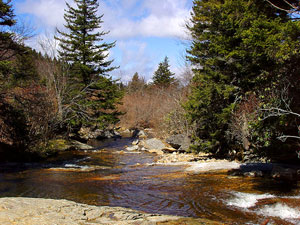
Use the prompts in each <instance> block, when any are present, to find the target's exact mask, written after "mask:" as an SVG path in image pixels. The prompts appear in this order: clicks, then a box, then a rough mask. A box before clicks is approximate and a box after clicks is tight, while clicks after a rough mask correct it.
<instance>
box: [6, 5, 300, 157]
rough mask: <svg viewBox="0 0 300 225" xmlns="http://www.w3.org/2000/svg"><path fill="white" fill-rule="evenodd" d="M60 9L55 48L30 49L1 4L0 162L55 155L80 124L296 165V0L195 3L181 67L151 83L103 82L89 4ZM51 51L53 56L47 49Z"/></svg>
mask: <svg viewBox="0 0 300 225" xmlns="http://www.w3.org/2000/svg"><path fill="white" fill-rule="evenodd" d="M74 2H75V3H76V7H75V8H74V7H72V6H71V5H69V4H68V3H67V10H66V11H65V14H64V20H65V24H64V27H65V30H58V31H57V34H56V36H55V40H56V41H57V42H58V43H59V46H58V47H57V48H53V46H43V47H44V48H45V49H46V50H47V51H44V52H38V51H37V50H35V49H32V48H30V47H29V46H27V45H26V40H27V38H30V37H29V36H30V35H27V34H26V32H24V30H22V29H21V28H16V24H17V22H18V21H16V20H15V18H16V17H15V14H14V9H13V7H12V4H11V1H4V0H1V1H0V12H1V13H0V26H1V31H0V84H1V86H0V155H1V161H10V160H39V159H43V158H47V157H48V156H51V155H52V154H55V148H56V147H57V145H56V144H54V143H56V142H55V140H58V139H59V140H61V139H63V140H69V139H79V133H80V131H81V130H82V129H85V128H89V129H91V130H97V129H98V130H99V129H100V130H111V129H123V128H124V129H146V128H151V129H154V131H155V133H156V135H157V136H158V137H160V138H166V137H168V136H170V135H178V134H180V135H185V136H186V137H188V138H189V139H190V141H191V145H190V147H189V149H188V151H189V152H194V153H199V152H206V153H210V154H212V155H214V156H216V157H221V158H230V159H238V160H241V161H243V160H245V159H246V158H247V157H249V155H251V156H255V157H260V158H261V157H265V158H268V159H270V160H275V161H280V160H283V161H288V162H294V161H297V160H298V156H299V155H300V142H299V141H300V135H299V134H300V125H299V124H300V97H299V96H300V88H299V85H300V84H299V82H300V66H299V65H300V21H299V18H300V5H299V1H297V0H289V1H285V0H266V1H261V0H251V1H248V0H240V1H236V0H225V1H224V0H213V1H211V0H210V1H208V0H194V1H193V8H192V11H191V18H190V20H189V21H187V22H186V25H185V26H186V29H187V31H188V33H189V35H190V42H189V43H190V45H189V47H188V48H187V49H186V61H187V63H188V65H189V66H188V67H187V68H186V71H185V72H184V73H183V75H182V76H181V77H180V79H179V78H178V77H177V76H175V74H174V73H173V72H172V71H171V69H170V63H169V59H168V57H167V56H166V57H165V59H164V60H163V61H162V62H161V63H159V65H158V66H157V70H156V71H155V73H154V74H153V77H152V80H153V81H152V82H150V83H149V82H146V80H145V79H144V77H143V76H142V75H140V74H138V72H137V73H135V74H134V75H133V76H132V79H131V81H130V82H128V83H122V82H121V81H120V80H115V79H113V78H112V77H111V74H110V73H111V72H112V71H113V70H116V69H118V67H114V66H112V62H113V61H112V60H109V59H108V53H107V52H108V51H109V50H110V49H111V48H114V47H115V45H116V42H111V43H110V42H106V41H105V37H106V34H107V32H105V31H102V30H101V28H102V23H105V21H103V16H98V15H97V13H96V12H97V10H98V8H99V3H98V1H97V0H85V1H83V0H74ZM51 52H52V54H51Z"/></svg>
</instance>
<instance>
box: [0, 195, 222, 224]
mask: <svg viewBox="0 0 300 225" xmlns="http://www.w3.org/2000/svg"><path fill="white" fill-rule="evenodd" d="M0 224H2V225H7V224H30V225H41V224H43V225H48V224H49V225H53V224H60V225H73V224H114V225H118V224H119V225H125V224H141V225H148V224H149V225H150V224H151V225H152V224H219V223H215V222H212V221H208V220H200V219H192V218H183V217H177V216H167V215H154V214H146V213H142V212H138V211H135V210H131V209H126V208H120V207H107V206H101V207H99V206H90V205H85V204H79V203H75V202H72V201H67V200H52V199H38V198H1V199H0Z"/></svg>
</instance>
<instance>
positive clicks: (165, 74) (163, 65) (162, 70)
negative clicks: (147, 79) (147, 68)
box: [152, 56, 175, 87]
mask: <svg viewBox="0 0 300 225" xmlns="http://www.w3.org/2000/svg"><path fill="white" fill-rule="evenodd" d="M173 76H174V73H172V72H171V71H170V65H169V59H168V57H167V56H166V57H165V59H164V61H163V62H160V63H159V65H158V68H157V70H156V71H155V72H154V76H153V78H152V79H153V83H154V84H155V85H158V86H164V87H168V86H170V85H171V84H174V82H175V78H174V77H173Z"/></svg>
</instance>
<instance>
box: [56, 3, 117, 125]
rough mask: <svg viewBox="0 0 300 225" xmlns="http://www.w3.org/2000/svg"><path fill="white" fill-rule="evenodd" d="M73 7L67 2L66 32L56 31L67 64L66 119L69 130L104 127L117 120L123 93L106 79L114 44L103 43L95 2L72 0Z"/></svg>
mask: <svg viewBox="0 0 300 225" xmlns="http://www.w3.org/2000/svg"><path fill="white" fill-rule="evenodd" d="M75 3H76V8H73V7H71V6H70V5H69V4H68V3H67V7H68V10H66V12H65V15H64V18H65V21H66V25H65V28H66V29H67V32H62V31H58V33H59V34H60V37H56V39H57V40H59V41H60V48H61V49H60V50H59V54H60V58H61V60H62V61H64V62H66V63H67V64H69V65H70V74H69V77H68V85H67V86H68V93H67V95H68V96H67V98H66V103H65V104H67V105H69V107H67V109H66V114H65V120H66V121H67V122H68V123H69V125H71V127H80V126H82V125H89V124H91V123H92V124H97V125H98V126H101V127H104V126H107V125H108V124H109V123H115V122H116V121H118V119H117V116H118V115H119V112H118V111H117V110H116V107H115V104H117V103H118V102H119V99H120V97H121V96H122V92H121V91H120V89H119V88H118V86H117V84H116V82H115V81H112V79H111V78H106V77H105V76H106V75H107V73H108V72H110V71H112V70H114V69H115V67H111V63H112V61H108V60H107V58H108V53H107V52H108V51H109V49H111V48H112V47H114V46H115V43H105V42H103V36H104V35H105V34H107V33H106V32H103V31H101V32H100V31H99V29H101V23H103V21H102V17H103V15H102V16H97V10H98V7H99V4H98V3H97V0H75Z"/></svg>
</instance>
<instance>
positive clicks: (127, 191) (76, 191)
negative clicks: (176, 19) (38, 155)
mask: <svg viewBox="0 0 300 225" xmlns="http://www.w3.org/2000/svg"><path fill="white" fill-rule="evenodd" d="M130 141H131V139H128V138H123V139H121V140H117V141H108V142H93V143H91V144H93V145H94V146H97V147H98V150H95V151H91V150H89V151H76V152H69V153H64V154H61V155H60V156H59V157H57V158H56V159H52V160H49V162H47V163H46V164H22V165H20V164H2V165H0V197H18V196H22V197H40V198H52V199H68V200H73V201H76V202H80V203H86V204H91V205H100V206H102V205H107V206H121V207H128V208H132V209H137V210H142V211H145V212H148V213H159V214H171V215H180V216H188V217H201V218H206V219H211V220H214V221H219V222H223V223H225V224H261V223H262V222H264V221H266V219H270V223H269V224H300V220H299V218H300V188H299V186H298V184H297V183H296V184H295V183H294V184H290V183H289V184H285V183H278V182H275V181H273V180H269V179H266V178H249V177H233V176H230V175H228V173H227V172H226V171H218V172H202V173H200V174H193V173H187V172H185V170H184V167H183V166H166V165H165V166H164V165H157V164H155V163H153V162H154V161H155V158H156V157H157V156H155V155H154V154H150V153H146V152H140V153H133V152H126V151H125V150H124V146H125V145H126V144H129V143H130Z"/></svg>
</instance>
